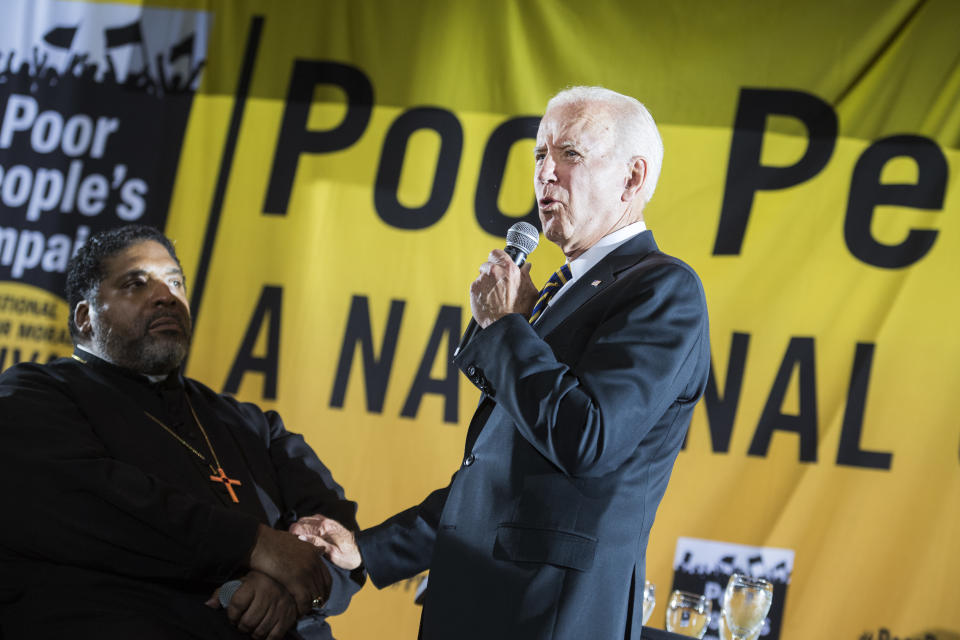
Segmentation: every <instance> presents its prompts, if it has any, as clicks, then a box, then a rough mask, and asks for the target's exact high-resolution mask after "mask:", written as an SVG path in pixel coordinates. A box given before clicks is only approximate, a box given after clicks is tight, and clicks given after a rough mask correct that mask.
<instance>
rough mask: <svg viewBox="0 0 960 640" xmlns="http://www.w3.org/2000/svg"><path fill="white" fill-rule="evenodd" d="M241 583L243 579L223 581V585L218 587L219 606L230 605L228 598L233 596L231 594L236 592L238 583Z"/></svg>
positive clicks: (225, 606)
mask: <svg viewBox="0 0 960 640" xmlns="http://www.w3.org/2000/svg"><path fill="white" fill-rule="evenodd" d="M242 584H243V580H231V581H230V582H224V583H223V586H222V587H220V596H219V599H220V606H221V607H223V608H224V609H226V608H227V607H229V606H230V598H232V597H233V594H235V593H236V592H237V589H239V588H240V585H242Z"/></svg>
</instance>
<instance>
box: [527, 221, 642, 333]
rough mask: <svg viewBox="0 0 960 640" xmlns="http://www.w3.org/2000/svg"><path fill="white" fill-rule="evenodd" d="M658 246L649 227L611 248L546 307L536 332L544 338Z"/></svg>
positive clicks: (535, 326) (537, 324)
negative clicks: (647, 229)
mask: <svg viewBox="0 0 960 640" xmlns="http://www.w3.org/2000/svg"><path fill="white" fill-rule="evenodd" d="M656 250H657V243H656V242H654V239H653V234H652V233H651V232H650V231H644V232H643V233H641V234H638V235H636V236H634V237H632V238H630V239H629V240H627V241H626V242H624V243H623V244H622V245H620V246H619V247H617V248H616V249H614V250H613V251H611V252H610V253H609V254H608V255H606V256H604V258H603V259H602V260H600V262H598V263H597V264H596V265H594V267H593V268H592V269H590V270H589V271H587V272H586V273H585V274H583V275H582V276H580V277H579V278H577V281H576V282H574V283H573V284H572V285H570V290H569V291H565V292H564V293H563V295H562V296H560V298H558V299H557V301H556V302H555V303H554V304H553V306H551V307H549V308H548V309H547V310H546V311H544V313H543V315H542V316H541V317H540V319H539V320H538V321H537V322H536V323H535V324H534V325H533V328H534V330H535V331H536V332H537V335H538V336H540V337H541V338H544V337H546V336H547V335H549V334H550V332H551V331H553V330H554V329H556V328H557V327H558V326H559V325H560V324H561V323H562V322H563V321H564V320H566V318H567V317H568V316H569V315H570V314H571V313H573V312H574V311H576V310H577V309H579V308H580V307H581V306H583V305H584V304H586V302H587V301H588V300H590V299H591V298H592V297H593V296H595V295H597V294H598V293H600V292H601V291H603V290H604V289H606V288H607V287H609V286H610V285H611V284H613V283H614V282H616V279H617V277H618V276H619V275H620V273H622V272H623V271H624V270H625V269H627V268H629V267H632V266H633V265H635V264H637V263H638V262H640V261H641V260H642V259H643V258H644V257H646V256H647V255H648V254H649V253H651V252H653V251H656Z"/></svg>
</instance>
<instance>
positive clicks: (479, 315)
mask: <svg viewBox="0 0 960 640" xmlns="http://www.w3.org/2000/svg"><path fill="white" fill-rule="evenodd" d="M479 271H480V275H479V276H477V279H476V280H474V281H473V283H472V284H471V285H470V311H471V312H472V313H473V318H474V320H476V321H477V324H478V325H480V328H482V329H485V328H487V327H488V326H489V325H490V324H492V323H494V322H496V321H497V320H499V319H500V318H502V317H503V316H505V315H508V314H511V313H519V314H522V315H525V316H528V317H529V315H530V312H531V311H532V310H533V306H534V305H535V304H536V303H537V295H538V292H537V287H536V285H534V284H533V280H531V279H530V263H529V262H528V263H526V264H524V265H523V267H518V266H517V265H516V264H514V262H513V259H512V258H511V257H510V256H509V255H507V252H506V251H503V250H502V249H495V250H493V251H491V252H490V256H489V257H488V258H487V261H486V262H484V263H483V264H482V265H480V269H479Z"/></svg>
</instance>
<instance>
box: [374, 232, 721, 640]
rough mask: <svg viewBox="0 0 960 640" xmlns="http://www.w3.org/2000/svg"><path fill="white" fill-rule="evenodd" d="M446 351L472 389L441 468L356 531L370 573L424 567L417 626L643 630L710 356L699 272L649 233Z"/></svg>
mask: <svg viewBox="0 0 960 640" xmlns="http://www.w3.org/2000/svg"><path fill="white" fill-rule="evenodd" d="M570 287H571V288H570V290H569V291H566V292H564V294H563V295H562V296H560V297H559V298H558V299H557V301H556V302H555V304H554V305H553V307H552V308H550V309H549V310H548V311H547V312H546V313H545V314H544V316H543V317H542V318H541V320H540V321H539V322H538V323H537V324H536V325H535V326H530V325H529V324H528V323H527V321H526V319H525V318H524V317H522V316H520V315H517V314H513V315H509V316H506V317H504V318H502V319H500V320H498V321H497V322H495V323H493V324H491V325H490V326H488V327H487V328H486V329H484V330H483V331H481V332H479V333H478V334H477V335H476V336H475V337H474V339H473V340H472V341H471V342H470V343H469V344H468V345H467V346H466V347H465V349H464V350H463V351H462V352H461V353H460V354H459V356H458V357H457V360H456V362H457V365H458V366H459V367H460V368H461V369H462V370H463V371H464V372H465V373H466V374H467V376H468V377H469V378H470V379H471V380H472V381H473V382H474V383H475V384H476V385H477V386H478V387H479V388H480V389H481V390H482V391H483V392H484V396H483V398H482V400H481V402H480V405H479V407H478V409H477V412H476V414H475V415H474V417H473V420H472V421H471V424H470V428H469V431H468V435H467V443H466V448H465V452H464V459H463V463H462V466H461V467H460V469H459V470H458V471H457V472H456V473H455V474H454V477H453V479H452V481H451V483H450V484H449V485H448V486H447V487H446V488H444V489H441V490H439V491H436V492H434V493H433V494H431V495H430V496H429V497H428V498H427V499H426V500H425V501H424V502H423V503H422V504H420V505H418V506H416V507H413V508H412V509H408V510H407V511H404V512H402V513H400V514H398V515H396V516H394V517H393V518H391V519H389V520H387V521H386V522H384V523H383V524H381V525H378V526H377V527H374V528H372V529H369V530H366V531H364V532H362V534H361V536H360V545H361V550H362V552H363V557H364V561H365V564H366V567H367V570H368V572H369V574H370V576H371V579H372V580H373V582H374V584H376V585H377V586H383V585H385V584H390V583H392V582H395V581H397V580H400V579H403V578H406V577H409V576H412V575H416V574H417V573H418V572H420V571H423V570H424V569H427V568H429V569H430V587H429V590H428V592H427V597H426V602H425V606H424V611H423V619H422V623H421V624H422V635H423V637H424V638H428V639H434V638H458V639H470V638H478V639H479V638H517V639H518V640H519V639H521V638H522V639H523V640H533V639H539V638H543V639H548V638H549V639H559V638H577V639H582V638H618V639H619V638H635V639H639V638H640V632H641V631H640V630H641V617H642V599H643V583H644V562H645V551H646V546H647V539H648V536H649V533H650V527H651V525H652V524H653V519H654V515H655V513H656V510H657V506H658V504H659V503H660V500H661V498H662V497H663V494H664V491H665V490H666V486H667V481H668V479H669V477H670V472H671V469H672V468H673V463H674V460H675V459H676V456H677V454H678V452H679V451H680V447H681V445H682V443H683V439H684V436H685V434H686V430H687V426H688V424H689V421H690V417H691V413H692V411H693V407H694V404H695V403H696V402H697V400H698V399H699V398H700V396H701V395H702V393H703V389H704V387H705V385H706V379H707V372H708V368H709V363H710V351H709V336H708V326H707V309H706V302H705V300H704V294H703V288H702V286H701V284H700V280H699V279H698V278H697V275H696V274H695V273H694V271H693V270H692V269H691V268H690V267H688V266H687V265H685V264H684V263H682V262H681V261H679V260H677V259H675V258H672V257H670V256H667V255H665V254H663V253H661V252H659V251H658V250H657V246H656V244H655V242H654V240H653V235H652V234H651V233H650V232H649V231H646V232H644V233H642V234H640V235H638V236H636V237H634V238H632V239H631V240H629V241H627V242H626V243H625V244H623V245H621V246H620V247H618V248H617V249H615V250H614V251H613V252H611V253H610V254H609V255H608V256H606V257H605V258H604V259H603V260H601V261H600V262H599V263H598V264H597V265H596V266H595V267H594V268H593V269H591V270H590V271H589V272H588V273H587V274H585V275H583V276H582V277H580V278H579V279H578V280H577V281H576V282H575V283H573V284H572V285H570Z"/></svg>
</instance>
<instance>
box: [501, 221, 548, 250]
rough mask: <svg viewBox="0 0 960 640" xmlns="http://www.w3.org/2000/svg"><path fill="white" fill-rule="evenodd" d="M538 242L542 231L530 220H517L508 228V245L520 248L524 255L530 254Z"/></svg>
mask: <svg viewBox="0 0 960 640" xmlns="http://www.w3.org/2000/svg"><path fill="white" fill-rule="evenodd" d="M538 244H540V232H539V231H537V228H536V227H535V226H533V225H532V224H530V223H529V222H517V223H515V224H514V225H513V226H511V227H510V228H509V229H507V246H508V247H510V246H513V247H516V248H517V249H520V251H522V252H523V253H524V255H530V253H531V252H532V251H533V250H534V249H536V248H537V245H538Z"/></svg>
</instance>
